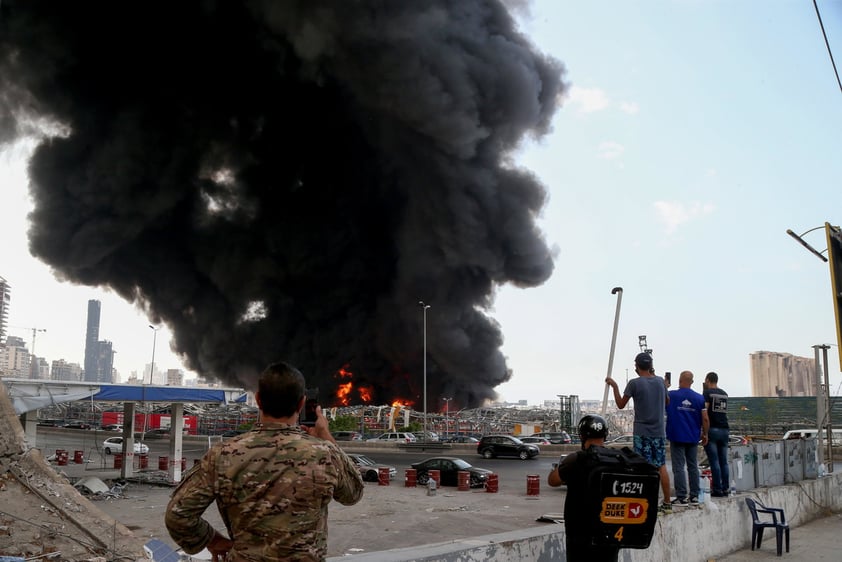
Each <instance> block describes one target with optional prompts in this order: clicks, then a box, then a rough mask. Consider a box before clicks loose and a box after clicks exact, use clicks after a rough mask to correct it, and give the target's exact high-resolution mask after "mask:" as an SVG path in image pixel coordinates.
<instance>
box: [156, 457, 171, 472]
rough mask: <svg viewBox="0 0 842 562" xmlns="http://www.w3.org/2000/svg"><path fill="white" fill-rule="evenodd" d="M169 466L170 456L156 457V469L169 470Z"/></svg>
mask: <svg viewBox="0 0 842 562" xmlns="http://www.w3.org/2000/svg"><path fill="white" fill-rule="evenodd" d="M169 468H170V458H169V457H158V470H169Z"/></svg>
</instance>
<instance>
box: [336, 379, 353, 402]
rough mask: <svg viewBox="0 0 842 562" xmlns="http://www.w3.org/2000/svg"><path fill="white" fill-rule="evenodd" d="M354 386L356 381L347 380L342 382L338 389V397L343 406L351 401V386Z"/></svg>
mask: <svg viewBox="0 0 842 562" xmlns="http://www.w3.org/2000/svg"><path fill="white" fill-rule="evenodd" d="M353 386H354V383H351V382H346V383H345V384H340V385H339V388H338V389H337V391H336V398H337V400H339V403H340V404H341V405H343V406H347V405H348V404H349V402H350V400H349V399H350V396H349V395H350V394H351V388H352V387H353Z"/></svg>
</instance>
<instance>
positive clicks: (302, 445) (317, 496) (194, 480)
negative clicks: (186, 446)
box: [165, 363, 364, 561]
mask: <svg viewBox="0 0 842 562" xmlns="http://www.w3.org/2000/svg"><path fill="white" fill-rule="evenodd" d="M304 393H305V386H304V377H303V376H302V375H301V373H300V372H299V371H298V370H297V369H295V368H294V367H292V366H290V365H288V364H286V363H275V364H273V365H270V366H269V367H267V368H266V370H265V371H264V372H263V373H262V374H261V375H260V379H259V381H258V390H257V393H256V394H255V399H256V401H257V405H258V407H259V408H260V420H261V421H260V423H258V424H257V425H256V426H255V427H254V429H252V430H251V431H249V432H247V433H244V434H242V435H239V436H237V437H235V438H233V439H231V440H229V441H226V442H223V443H220V444H219V445H216V446H215V447H213V448H212V449H211V450H210V451H208V453H207V454H206V455H205V456H204V458H203V459H202V460H201V462H200V463H199V464H198V465H197V466H196V467H194V469H193V470H191V471H190V472H189V473H188V474H187V475H186V477H185V479H184V481H183V482H182V483H181V485H179V487H178V488H176V490H175V492H174V493H173V496H172V499H171V500H170V502H169V505H168V506H167V513H166V516H165V522H166V525H167V530H168V531H169V533H170V536H171V537H172V539H173V540H174V541H175V542H176V543H177V544H178V545H179V546H180V547H181V548H182V549H184V551H185V552H187V553H188V554H195V553H197V552H199V551H201V550H202V549H203V548H206V547H207V549H208V550H209V551H210V552H211V553H212V554H213V559H214V561H216V560H222V559H225V558H226V557H227V560H234V561H239V560H306V561H312V560H324V559H325V556H326V555H327V506H328V503H330V500H331V498H333V499H335V500H336V501H338V502H340V503H341V504H343V505H353V504H355V503H357V502H358V501H359V500H360V498H362V494H363V487H364V485H363V481H362V479H361V478H360V473H359V471H358V470H357V468H356V467H355V466H354V463H353V462H352V461H351V460H350V459H349V458H348V457H347V456H345V453H343V452H342V450H341V449H339V447H338V446H337V445H336V442H335V441H334V440H333V437H332V436H331V435H330V431H329V430H328V423H327V420H326V419H325V417H324V415H323V414H322V412H321V408H317V418H316V424H315V426H314V427H310V428H304V427H300V426H299V425H298V414H299V412H300V411H301V409H302V407H303V406H304ZM305 430H306V431H305ZM213 501H216V503H217V507H218V508H219V513H220V514H221V515H222V520H223V521H224V522H225V526H226V528H227V530H228V537H230V539H229V538H228V537H225V536H224V535H222V534H221V533H219V532H218V531H217V530H216V529H214V528H213V527H212V526H211V525H210V523H208V522H207V521H206V520H205V519H203V518H202V514H203V513H204V511H205V509H207V507H208V506H209V505H210V504H211V503H212V502H213Z"/></svg>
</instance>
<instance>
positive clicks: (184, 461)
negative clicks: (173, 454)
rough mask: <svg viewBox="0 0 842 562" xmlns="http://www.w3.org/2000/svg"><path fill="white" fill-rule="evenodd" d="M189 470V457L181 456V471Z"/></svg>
mask: <svg viewBox="0 0 842 562" xmlns="http://www.w3.org/2000/svg"><path fill="white" fill-rule="evenodd" d="M185 470H187V457H181V472H184V471H185Z"/></svg>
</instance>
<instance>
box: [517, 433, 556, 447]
mask: <svg viewBox="0 0 842 562" xmlns="http://www.w3.org/2000/svg"><path fill="white" fill-rule="evenodd" d="M518 439H520V440H521V441H523V442H524V443H533V444H535V445H550V440H549V439H547V438H546V437H536V436H534V435H530V436H529V437H518Z"/></svg>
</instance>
